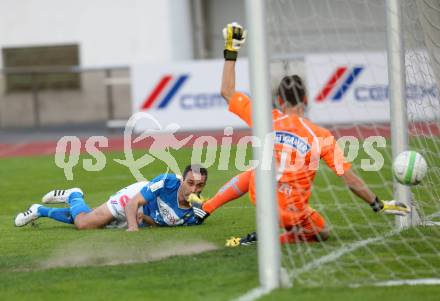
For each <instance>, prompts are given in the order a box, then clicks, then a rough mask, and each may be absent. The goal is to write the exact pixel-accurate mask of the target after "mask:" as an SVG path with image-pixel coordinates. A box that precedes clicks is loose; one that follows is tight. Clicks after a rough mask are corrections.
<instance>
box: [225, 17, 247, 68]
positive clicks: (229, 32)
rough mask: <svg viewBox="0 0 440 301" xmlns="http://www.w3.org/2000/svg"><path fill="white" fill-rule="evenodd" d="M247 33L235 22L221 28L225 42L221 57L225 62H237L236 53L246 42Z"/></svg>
mask: <svg viewBox="0 0 440 301" xmlns="http://www.w3.org/2000/svg"><path fill="white" fill-rule="evenodd" d="M246 34H247V31H246V30H245V29H243V27H242V26H241V25H240V24H238V23H237V22H233V23H229V24H228V25H227V26H226V27H225V28H223V39H224V40H225V50H224V52H223V55H224V57H225V60H227V61H235V60H237V56H238V51H239V50H240V47H241V45H242V44H243V43H244V42H245V41H246Z"/></svg>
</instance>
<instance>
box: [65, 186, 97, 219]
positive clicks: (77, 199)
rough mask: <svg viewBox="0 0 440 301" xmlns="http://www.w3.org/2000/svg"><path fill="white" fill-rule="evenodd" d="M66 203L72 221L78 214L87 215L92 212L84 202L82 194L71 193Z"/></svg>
mask: <svg viewBox="0 0 440 301" xmlns="http://www.w3.org/2000/svg"><path fill="white" fill-rule="evenodd" d="M67 203H69V206H70V214H71V215H72V218H73V220H75V218H76V216H77V215H78V214H80V213H89V212H90V211H92V210H90V208H89V206H87V204H86V202H85V201H84V198H83V195H82V193H79V192H73V193H72V194H71V195H69V198H68V199H67Z"/></svg>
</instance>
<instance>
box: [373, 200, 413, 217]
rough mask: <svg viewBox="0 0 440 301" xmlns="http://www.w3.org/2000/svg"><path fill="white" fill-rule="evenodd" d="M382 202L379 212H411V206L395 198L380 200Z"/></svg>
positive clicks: (403, 213)
mask: <svg viewBox="0 0 440 301" xmlns="http://www.w3.org/2000/svg"><path fill="white" fill-rule="evenodd" d="M382 202H383V208H382V210H381V211H380V212H382V213H383V214H393V215H400V216H405V215H407V214H408V213H410V212H411V208H410V207H409V206H408V205H407V204H405V203H403V202H399V201H396V200H391V201H382Z"/></svg>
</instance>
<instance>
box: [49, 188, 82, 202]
mask: <svg viewBox="0 0 440 301" xmlns="http://www.w3.org/2000/svg"><path fill="white" fill-rule="evenodd" d="M73 192H79V193H81V194H82V195H84V193H83V191H82V190H81V189H80V188H71V189H66V190H61V189H55V190H52V191H49V192H48V193H46V195H45V196H43V198H42V199H41V202H42V203H43V204H60V203H67V199H68V198H69V196H70V195H71V194H72V193H73Z"/></svg>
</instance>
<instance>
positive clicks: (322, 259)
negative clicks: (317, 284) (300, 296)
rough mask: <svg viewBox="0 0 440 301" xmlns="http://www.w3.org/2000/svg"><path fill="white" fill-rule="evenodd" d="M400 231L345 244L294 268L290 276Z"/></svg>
mask: <svg viewBox="0 0 440 301" xmlns="http://www.w3.org/2000/svg"><path fill="white" fill-rule="evenodd" d="M400 231H402V230H393V231H390V232H387V233H385V234H384V235H382V236H378V237H372V238H368V239H364V240H360V241H357V242H355V243H352V244H349V245H345V246H343V247H342V248H340V249H338V250H336V251H333V252H331V253H329V254H327V255H325V256H322V257H320V258H318V259H316V260H314V261H312V262H310V263H308V264H306V265H305V266H303V267H301V268H300V269H298V270H294V271H293V272H292V273H291V274H290V277H295V276H298V275H299V274H302V273H305V272H308V271H310V270H312V269H315V268H317V267H319V266H320V265H322V264H325V263H329V262H332V261H335V260H336V259H338V258H340V257H342V256H343V255H345V254H347V253H350V252H353V251H355V250H357V249H359V248H361V247H364V246H366V245H368V244H370V243H375V242H379V241H381V240H384V239H385V238H388V237H390V236H393V235H396V234H398V233H399V232H400Z"/></svg>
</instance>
